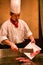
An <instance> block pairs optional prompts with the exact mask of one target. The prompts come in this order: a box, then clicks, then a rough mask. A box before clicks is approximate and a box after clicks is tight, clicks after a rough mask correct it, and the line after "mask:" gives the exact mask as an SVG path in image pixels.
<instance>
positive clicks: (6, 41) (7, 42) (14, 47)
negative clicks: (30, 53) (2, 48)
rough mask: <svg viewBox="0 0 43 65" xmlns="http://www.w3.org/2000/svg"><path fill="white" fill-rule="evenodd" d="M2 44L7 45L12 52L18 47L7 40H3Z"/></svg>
mask: <svg viewBox="0 0 43 65" xmlns="http://www.w3.org/2000/svg"><path fill="white" fill-rule="evenodd" d="M2 43H5V44H6V45H9V46H10V47H11V49H12V50H13V51H18V47H17V46H16V45H15V44H14V43H13V42H11V41H9V40H8V39H6V40H3V41H2Z"/></svg>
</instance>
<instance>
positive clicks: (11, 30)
mask: <svg viewBox="0 0 43 65" xmlns="http://www.w3.org/2000/svg"><path fill="white" fill-rule="evenodd" d="M18 21H19V23H18V28H16V27H15V26H14V25H13V24H12V23H11V22H10V19H9V20H7V21H5V23H3V24H2V26H1V29H0V43H1V42H2V41H3V40H5V39H9V40H10V41H11V42H13V43H21V42H23V41H24V39H27V38H28V37H29V36H30V35H32V32H31V31H30V29H29V27H28V25H27V24H26V22H25V21H23V20H21V19H18Z"/></svg>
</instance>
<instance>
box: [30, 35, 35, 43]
mask: <svg viewBox="0 0 43 65" xmlns="http://www.w3.org/2000/svg"><path fill="white" fill-rule="evenodd" d="M29 39H30V40H31V43H35V39H34V37H33V35H30V37H29Z"/></svg>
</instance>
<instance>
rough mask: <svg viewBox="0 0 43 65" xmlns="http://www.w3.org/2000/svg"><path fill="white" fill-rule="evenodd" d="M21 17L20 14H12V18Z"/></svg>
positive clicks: (15, 19)
mask: <svg viewBox="0 0 43 65" xmlns="http://www.w3.org/2000/svg"><path fill="white" fill-rule="evenodd" d="M19 17H20V14H12V15H11V18H12V19H13V20H14V21H18V19H19Z"/></svg>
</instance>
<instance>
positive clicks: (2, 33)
mask: <svg viewBox="0 0 43 65" xmlns="http://www.w3.org/2000/svg"><path fill="white" fill-rule="evenodd" d="M5 39H8V38H7V26H6V24H3V25H2V26H1V28H0V44H1V42H2V41H3V40H5Z"/></svg>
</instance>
